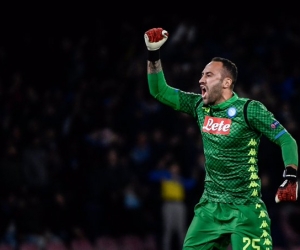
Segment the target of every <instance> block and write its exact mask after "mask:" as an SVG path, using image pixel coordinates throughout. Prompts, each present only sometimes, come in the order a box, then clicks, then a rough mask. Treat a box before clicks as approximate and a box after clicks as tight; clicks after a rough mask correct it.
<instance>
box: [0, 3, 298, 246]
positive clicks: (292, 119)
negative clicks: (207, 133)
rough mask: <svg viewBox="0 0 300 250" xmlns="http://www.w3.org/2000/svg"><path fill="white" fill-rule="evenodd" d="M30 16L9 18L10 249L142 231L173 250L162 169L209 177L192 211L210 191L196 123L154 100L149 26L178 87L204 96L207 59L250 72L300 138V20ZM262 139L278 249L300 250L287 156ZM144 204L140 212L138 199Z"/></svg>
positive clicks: (97, 13) (4, 31)
mask: <svg viewBox="0 0 300 250" xmlns="http://www.w3.org/2000/svg"><path fill="white" fill-rule="evenodd" d="M121 7H122V6H121ZM18 10H19V11H17V10H15V11H12V12H10V14H7V13H6V15H2V16H1V39H0V102H1V105H0V115H1V140H0V146H1V151H0V152H1V158H0V161H1V163H0V194H1V197H0V198H1V200H0V205H1V207H0V209H1V210H0V229H1V235H0V242H1V243H3V244H9V245H13V246H21V245H22V244H23V243H25V242H30V243H34V244H36V245H39V246H42V245H45V244H46V243H47V242H50V241H62V242H63V243H64V245H66V246H67V247H69V248H71V245H72V242H73V240H74V239H87V240H88V241H89V242H90V243H92V244H95V241H96V239H97V238H98V237H101V236H111V237H112V238H114V239H116V240H118V241H119V240H120V239H122V237H123V236H125V235H128V234H130V235H136V236H138V238H139V239H142V240H143V242H146V240H145V239H146V238H147V239H149V240H150V241H151V242H152V243H149V245H148V248H147V249H149V250H150V249H151V247H150V246H151V244H152V246H153V243H155V244H156V246H157V249H159V246H160V242H161V235H162V229H161V216H160V208H161V203H162V201H161V199H160V194H159V191H158V186H157V184H154V183H152V182H151V181H150V180H149V179H148V174H149V173H150V172H151V171H152V170H155V169H158V168H161V167H162V168H164V167H167V162H168V160H169V159H173V160H176V161H177V162H179V163H180V166H181V169H182V175H183V176H184V177H186V178H195V179H196V180H197V181H198V182H197V183H198V184H197V186H196V187H195V188H194V189H193V190H192V191H190V192H188V193H187V196H186V200H185V202H186V204H187V206H188V210H189V213H188V215H187V216H188V219H190V218H191V217H192V212H193V211H192V210H193V206H194V205H195V203H196V202H197V201H198V199H199V197H200V194H201V190H202V178H203V165H202V161H201V160H202V159H203V158H202V156H203V155H202V151H201V149H202V147H201V143H200V142H201V140H200V139H201V138H200V135H199V133H198V128H197V127H196V124H195V123H194V121H193V120H191V118H189V117H186V116H185V115H182V114H178V113H176V112H173V111H171V110H170V109H169V108H167V107H165V106H162V105H161V104H159V103H157V102H156V101H154V100H153V98H152V97H150V95H149V93H148V87H147V82H146V56H147V54H146V48H145V44H144V40H143V33H144V31H146V30H147V29H149V28H152V27H158V26H162V27H164V28H165V29H167V30H168V31H169V33H170V39H169V41H168V42H167V43H168V44H167V45H166V46H165V47H164V49H163V50H162V58H163V66H164V70H165V74H166V76H167V80H168V82H169V83H170V84H171V85H173V86H176V87H178V88H181V89H183V90H187V91H196V92H197V91H198V79H199V77H200V73H201V71H202V69H203V67H204V65H205V64H206V63H207V62H208V61H209V60H210V59H211V58H212V57H213V56H224V57H228V58H230V59H232V60H233V61H234V62H236V64H237V66H238V68H239V80H238V84H237V86H236V92H237V93H238V94H239V95H240V96H247V97H251V98H254V99H258V100H261V101H263V102H264V103H265V105H266V106H267V107H268V108H269V109H270V110H271V111H272V112H274V114H275V115H276V117H277V118H278V119H279V120H280V121H281V122H282V123H283V124H284V125H285V126H286V128H287V129H288V130H289V131H290V132H291V133H292V135H293V136H294V137H295V138H296V140H297V142H298V143H299V137H300V131H299V122H300V121H299V115H300V109H299V98H300V92H299V86H300V63H299V58H300V57H299V56H300V18H299V17H298V16H297V15H296V14H292V13H291V12H287V13H284V12H283V11H281V10H280V8H278V9H277V10H273V11H272V13H268V15H264V14H263V13H258V12H255V13H252V14H251V15H245V14H244V13H243V14H242V13H241V12H238V13H234V14H232V15H231V16H230V15H224V14H221V11H220V12H214V13H206V12H205V13H202V11H203V12H204V11H205V9H204V10H202V11H199V13H197V11H196V10H190V11H189V12H173V13H172V12H171V11H168V12H167V13H166V12H163V10H157V12H156V13H143V12H133V11H131V12H120V11H115V12H114V11H112V10H111V11H109V12H108V13H105V12H106V11H105V9H104V8H103V9H98V10H95V9H93V11H92V12H90V13H89V12H84V13H83V12H79V10H77V11H72V10H71V9H70V10H69V11H61V12H58V11H57V12H53V11H52V9H48V10H47V8H46V7H44V8H43V9H39V8H38V9H37V11H31V12H23V11H22V8H19V9H18ZM2 11H4V12H5V9H2ZM177 11H178V10H177ZM133 13H134V14H133ZM261 144H262V145H261V149H260V152H259V165H260V171H261V172H260V174H261V176H262V180H263V199H264V200H265V202H266V204H267V206H268V209H269V213H270V216H271V218H272V223H273V224H272V230H273V238H274V245H275V249H276V248H277V249H285V250H288V249H293V248H292V247H294V246H295V247H298V248H299V247H300V242H299V237H298V235H299V233H300V226H299V222H297V221H299V217H300V208H299V201H297V202H296V203H295V204H275V202H274V195H275V192H276V189H277V187H278V185H279V184H280V183H281V182H282V177H281V176H282V172H283V163H282V160H281V152H280V151H279V149H278V147H277V146H276V145H273V144H271V143H270V142H268V141H266V140H265V139H264V138H263V139H262V143H261ZM108 156H110V157H111V158H109V157H108ZM166 159H167V160H166ZM114 161H116V162H115V164H113V163H112V162H114ZM162 162H163V163H162ZM161 164H166V166H161ZM111 165H114V167H112V168H111V167H110V166H111ZM132 196H133V197H135V199H134V205H133V204H132V203H127V202H126V201H128V199H129V197H132ZM174 244H175V243H174ZM145 249H146V247H145ZM152 249H153V250H154V248H152ZM295 249H297V248H295ZM82 250H83V249H82ZM133 250H134V249H133Z"/></svg>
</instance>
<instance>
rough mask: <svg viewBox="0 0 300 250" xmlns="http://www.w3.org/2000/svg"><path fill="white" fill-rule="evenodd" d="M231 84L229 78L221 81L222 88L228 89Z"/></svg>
mask: <svg viewBox="0 0 300 250" xmlns="http://www.w3.org/2000/svg"><path fill="white" fill-rule="evenodd" d="M231 84H232V79H231V78H229V77H225V78H224V80H223V86H224V88H230V86H231Z"/></svg>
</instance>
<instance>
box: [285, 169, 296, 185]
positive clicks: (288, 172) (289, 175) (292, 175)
mask: <svg viewBox="0 0 300 250" xmlns="http://www.w3.org/2000/svg"><path fill="white" fill-rule="evenodd" d="M283 177H284V178H285V179H288V180H291V181H296V180H297V170H296V169H294V168H292V167H290V166H287V167H286V168H285V170H284V172H283Z"/></svg>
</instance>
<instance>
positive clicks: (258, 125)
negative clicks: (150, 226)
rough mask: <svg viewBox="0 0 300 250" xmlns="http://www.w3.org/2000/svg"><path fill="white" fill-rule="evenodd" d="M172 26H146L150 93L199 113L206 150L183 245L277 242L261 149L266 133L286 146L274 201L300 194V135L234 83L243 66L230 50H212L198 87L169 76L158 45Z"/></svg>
mask: <svg viewBox="0 0 300 250" xmlns="http://www.w3.org/2000/svg"><path fill="white" fill-rule="evenodd" d="M168 36H169V34H168V32H167V31H166V30H164V29H162V28H152V29H149V30H148V31H146V32H145V34H144V39H145V43H146V47H147V49H148V58H147V59H148V60H147V76H148V86H149V90H150V94H151V95H152V96H153V97H154V98H156V99H157V100H158V101H160V102H162V103H163V104H165V105H168V106H170V107H171V108H173V109H174V110H177V111H180V112H183V113H186V114H189V115H191V116H192V117H194V118H195V120H196V122H197V124H198V126H199V129H200V132H201V134H202V140H203V147H204V154H205V170H206V176H205V183H204V192H203V194H202V196H201V198H200V200H199V202H198V203H197V204H196V206H195V207H194V217H193V220H192V222H191V224H190V226H189V228H188V230H187V233H186V236H185V240H184V243H183V249H184V250H187V249H190V250H191V249H197V250H208V249H211V250H215V249H219V250H226V249H227V247H228V246H229V245H230V244H231V245H232V249H233V250H242V249H244V250H246V249H249V250H250V249H261V250H271V249H273V244H272V237H271V232H270V227H271V225H270V223H271V221H270V217H269V215H268V212H267V209H266V205H265V203H264V202H263V200H262V199H261V181H260V177H259V175H258V165H257V161H258V158H257V152H258V147H259V143H260V138H261V136H266V137H267V138H268V139H269V140H270V141H272V142H273V143H276V144H277V145H278V146H279V147H280V148H281V152H282V159H283V164H284V165H283V166H284V167H283V170H284V171H283V172H284V174H283V183H282V184H281V185H280V186H279V188H278V190H277V193H276V194H275V201H276V203H278V202H290V201H296V200H297V192H298V181H297V168H298V149H297V143H296V141H295V139H294V138H293V137H292V136H291V134H290V133H289V132H288V131H287V130H286V129H285V128H284V127H283V126H282V124H280V122H279V121H277V120H276V119H275V117H274V115H273V114H272V113H271V112H269V111H268V110H267V108H266V107H265V106H264V105H263V104H262V103H261V102H259V101H256V100H251V99H248V98H241V97H239V96H238V95H237V94H236V93H235V92H234V91H233V89H234V85H235V84H236V81H237V76H238V70H237V67H236V65H235V64H234V63H233V62H231V61H230V60H228V59H226V58H221V57H215V58H213V59H212V60H211V61H210V62H209V63H208V64H207V65H206V66H205V68H204V69H203V71H202V74H201V77H200V80H199V87H200V91H199V92H200V93H191V92H184V91H182V90H179V89H176V88H174V87H171V86H170V85H168V84H167V82H166V79H165V76H164V72H163V68H162V62H161V59H160V47H161V46H162V45H163V44H164V43H165V42H166V41H167V39H168Z"/></svg>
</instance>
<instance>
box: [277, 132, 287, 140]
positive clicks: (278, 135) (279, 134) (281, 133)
mask: <svg viewBox="0 0 300 250" xmlns="http://www.w3.org/2000/svg"><path fill="white" fill-rule="evenodd" d="M286 132H287V131H286V130H285V129H284V130H282V131H280V132H279V133H278V134H277V135H276V136H275V140H276V139H278V138H279V137H280V136H282V135H283V134H285V133H286Z"/></svg>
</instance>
